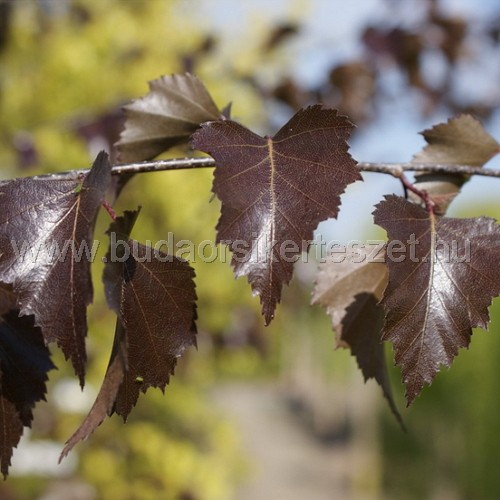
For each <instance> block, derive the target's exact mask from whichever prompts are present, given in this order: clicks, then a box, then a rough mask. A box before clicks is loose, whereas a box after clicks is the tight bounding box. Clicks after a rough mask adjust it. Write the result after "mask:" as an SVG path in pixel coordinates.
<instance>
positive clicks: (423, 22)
mask: <svg viewBox="0 0 500 500" xmlns="http://www.w3.org/2000/svg"><path fill="white" fill-rule="evenodd" d="M490 3H491V11H487V10H486V9H485V7H484V5H483V6H482V7H481V9H483V10H484V12H483V11H481V9H479V10H480V11H481V12H483V14H481V15H479V14H478V15H477V16H467V15H466V14H467V5H468V4H467V2H466V1H465V0H464V1H463V2H457V4H455V3H454V2H452V1H449V2H445V1H442V2H437V1H430V0H429V1H422V2H412V1H409V0H407V1H402V2H395V1H390V0H377V1H375V0H371V1H366V2H363V1H357V2H352V4H351V5H350V6H349V8H347V6H346V5H344V3H341V2H338V1H333V2H329V1H327V0H325V1H319V0H318V1H315V2H307V1H305V0H304V1H299V0H297V1H293V2H278V1H277V2H269V1H268V2H263V1H258V2H248V3H247V4H246V3H244V2H240V3H237V2H230V1H225V0H211V1H209V0H207V1H200V2H197V1H195V0H192V1H189V0H169V1H161V0H142V1H139V0H137V1H133V0H130V1H120V0H81V1H77V0H74V1H71V0H40V1H34V0H33V1H22V0H21V1H16V2H14V1H5V0H4V1H0V137H1V141H0V177H2V178H11V177H15V176H24V175H33V174H36V173H41V172H51V171H61V170H68V169H71V168H81V167H85V166H88V165H90V164H91V162H92V160H93V158H94V156H95V155H96V153H97V152H98V151H99V150H100V149H102V148H105V149H108V150H110V149H111V146H112V144H113V142H114V141H116V139H117V137H118V134H119V131H120V129H121V126H122V123H123V116H122V114H121V112H120V107H121V106H122V105H123V104H125V103H126V102H128V101H130V100H131V99H134V98H137V97H139V96H141V95H144V94H145V93H146V92H147V81H149V80H152V79H155V78H157V77H158V76H160V75H163V74H170V73H175V72H185V71H190V72H194V73H195V74H197V75H198V76H200V77H201V79H202V80H203V81H204V82H205V83H206V85H207V87H208V89H209V90H210V92H211V93H212V95H213V97H214V99H215V101H216V103H217V104H218V105H219V106H220V107H223V106H225V105H226V104H227V103H228V102H229V101H232V102H233V112H232V113H233V117H235V118H236V119H237V120H239V121H241V122H243V123H245V124H246V125H247V126H249V127H251V128H253V129H255V130H256V131H258V132H260V133H272V132H273V130H275V129H276V128H277V127H279V126H280V125H282V124H283V123H284V122H285V121H286V120H287V119H288V118H289V117H290V116H291V114H292V113H293V112H294V110H296V109H298V108H299V107H301V106H303V105H307V104H308V103H312V102H316V101H318V100H319V101H322V102H325V103H326V104H328V105H332V106H336V107H339V108H340V109H341V110H342V111H343V112H345V113H348V114H349V116H350V117H351V118H352V119H353V120H354V121H355V123H356V124H357V126H358V129H357V132H356V133H355V135H354V137H353V140H352V144H353V154H354V156H355V157H356V158H357V159H359V160H369V161H377V160H380V161H383V160H385V161H398V160H401V161H405V160H408V159H409V158H410V157H411V155H412V154H413V153H415V152H417V151H418V149H419V148H421V147H422V141H421V140H420V142H418V141H419V140H418V139H417V135H416V133H417V131H419V130H421V129H422V128H424V127H426V126H428V125H429V124H433V123H437V122H438V121H442V120H443V119H444V118H446V117H448V116H451V115H454V114H457V113H460V112H473V113H474V114H476V115H477V116H479V117H480V118H481V119H482V120H483V121H484V122H485V123H486V124H487V125H488V128H489V129H490V130H491V131H492V133H493V135H495V136H496V138H497V139H498V138H500V114H499V112H498V103H499V101H500V97H499V91H498V81H499V80H498V77H499V75H498V71H497V72H496V73H495V68H493V69H492V68H490V66H495V65H494V64H492V63H491V61H492V59H491V58H492V57H496V59H493V61H495V60H496V61H500V57H499V45H498V40H499V36H498V33H499V21H498V20H499V19H500V9H499V8H498V6H497V7H495V3H494V2H485V4H488V5H489V4H490ZM403 5H404V6H403ZM460 6H462V7H460ZM464 6H465V7H464ZM460 8H462V9H463V10H460ZM495 9H496V10H495ZM481 12H480V13H481ZM476 14H477V13H476ZM495 16H496V17H495ZM485 58H486V59H488V60H489V61H490V64H489V66H488V68H489V69H488V71H490V72H488V71H485V72H484V73H481V80H482V81H481V85H478V84H477V81H474V80H472V79H471V77H470V75H469V73H470V72H472V73H474V72H476V73H477V68H478V67H479V68H482V67H484V61H483V59H485ZM476 59H477V60H476ZM476 63H477V66H476ZM497 66H499V65H497ZM495 67H496V66H495ZM488 79H491V82H490V83H491V84H490V85H488V81H489V80H488ZM468 85H469V86H470V88H472V87H474V92H472V90H471V91H470V92H467V89H469V87H468ZM477 87H479V89H478V88H477ZM462 88H464V89H466V90H465V91H464V90H462ZM495 132H496V134H495ZM384 133H385V134H389V135H388V136H387V135H384ZM391 133H394V134H396V133H397V134H398V135H397V136H392V135H390V134H391ZM186 154H189V152H188V151H187V150H183V149H178V150H174V151H170V152H169V153H168V156H171V157H178V156H185V155H186ZM358 155H364V157H361V156H358ZM365 178H366V179H367V180H369V183H368V182H367V183H365V184H369V186H368V187H367V186H366V185H365V186H364V187H362V188H361V187H359V186H353V188H352V189H350V190H349V192H348V194H347V195H346V200H345V207H346V208H345V211H344V212H343V213H342V215H341V217H340V218H339V219H340V220H339V221H338V222H331V223H327V224H326V225H322V226H321V227H322V231H323V233H324V234H325V235H327V236H328V237H333V238H336V239H340V240H345V239H348V237H351V236H352V235H355V237H356V238H357V239H365V238H368V237H373V236H383V233H382V232H380V231H377V230H376V229H375V228H373V227H372V226H371V223H370V222H369V221H370V219H371V216H370V212H371V209H370V206H371V205H370V203H373V202H376V201H377V200H378V199H379V198H380V196H381V194H383V193H388V192H393V191H394V192H397V193H399V194H400V193H401V190H400V187H399V185H398V183H397V182H395V181H393V180H391V179H387V178H385V177H384V176H382V175H379V176H377V175H371V176H370V175H369V176H366V177H365ZM381 178H383V179H381ZM211 179H212V172H211V171H209V170H198V171H186V172H164V173H154V174H148V175H141V176H136V177H135V178H134V179H133V180H132V181H131V182H130V183H129V184H128V185H127V187H126V189H125V190H124V192H123V194H122V196H121V197H120V199H119V200H118V203H117V206H116V209H117V210H118V211H121V210H124V209H130V208H135V207H136V206H137V205H139V204H140V205H142V206H143V209H142V212H141V215H140V218H139V221H138V223H137V225H136V228H135V229H134V233H133V236H134V237H135V238H136V239H138V240H141V241H144V240H146V239H148V240H152V241H155V240H158V239H164V238H165V237H166V234H167V232H169V231H171V232H173V233H174V234H175V236H176V240H180V239H189V240H191V241H193V242H195V243H199V242H201V241H203V240H213V239H214V238H215V232H214V227H215V224H216V221H217V218H218V210H219V205H218V201H217V200H211ZM489 184H490V185H488V186H487V185H486V183H484V182H483V183H481V181H478V182H476V180H473V181H471V182H470V183H469V185H468V186H467V187H466V188H465V189H464V191H465V192H464V196H463V198H462V200H463V201H460V200H458V201H457V202H456V203H455V204H454V205H453V206H452V209H451V210H452V213H453V215H458V216H476V215H482V214H485V215H489V216H492V217H496V218H497V219H498V218H500V206H499V205H498V195H497V193H498V187H495V186H493V187H492V186H491V185H492V184H494V183H489ZM363 190H364V191H363ZM478 193H481V194H480V195H479V194H478ZM360 198H363V199H364V202H365V204H366V205H362V206H361V204H360V203H359V202H358V201H357V200H358V199H360ZM478 198H479V199H480V200H481V201H480V202H479V201H476V200H477V199H478ZM367 200H368V201H367ZM108 223H109V220H108V216H107V215H106V214H101V216H100V218H99V220H98V225H97V229H96V237H97V238H100V239H101V241H102V245H101V248H100V254H99V257H100V256H101V255H104V252H105V250H106V245H107V241H106V239H105V237H104V231H105V230H106V228H107V225H108ZM309 260H310V262H309V263H302V264H301V265H299V266H298V269H297V271H296V276H295V278H294V280H293V282H292V284H291V285H290V287H288V288H287V289H286V290H285V292H284V297H283V304H282V305H281V306H280V307H279V309H278V312H277V317H276V319H275V321H274V322H273V324H272V325H271V326H270V327H268V328H264V326H263V321H262V319H261V317H260V311H259V309H260V308H259V304H258V300H257V299H254V298H252V297H251V293H250V289H249V286H248V285H247V283H246V282H245V280H238V281H235V280H234V279H233V276H232V271H231V269H230V267H229V265H228V264H227V263H222V262H219V259H218V260H217V261H215V262H213V263H210V264H207V263H203V262H200V261H199V259H197V261H196V262H194V263H193V265H194V267H195V269H196V274H197V292H198V297H199V304H198V305H199V321H198V328H199V335H198V343H199V346H198V350H197V351H195V350H193V351H192V352H189V353H188V354H187V355H186V356H185V357H184V358H183V359H182V360H181V362H180V363H179V366H178V368H177V371H176V375H175V377H174V378H173V380H172V381H171V383H170V385H169V386H168V387H167V390H166V393H165V395H162V394H161V392H160V391H155V390H151V391H150V392H149V393H148V394H147V395H146V396H143V397H141V398H140V400H139V403H138V405H137V407H136V409H135V411H133V412H132V414H131V416H130V418H129V421H128V423H127V424H126V425H123V423H122V421H121V420H120V419H119V418H117V417H116V416H113V417H112V418H110V419H108V420H107V421H106V422H104V423H103V425H102V426H101V427H100V428H99V429H98V430H97V431H96V432H95V433H94V434H93V436H92V437H91V439H90V440H89V441H88V442H85V443H81V444H79V445H78V446H77V447H76V449H75V450H74V451H73V452H72V454H71V455H70V457H69V458H68V459H66V460H65V461H64V462H63V463H62V465H60V466H57V464H56V462H57V457H58V454H59V451H60V449H61V448H62V443H63V442H64V441H65V440H66V439H67V438H68V437H69V436H70V435H71V433H72V432H73V431H74V430H75V428H76V427H77V426H78V424H79V422H80V421H81V420H82V418H83V417H84V415H85V414H86V412H87V411H88V410H89V408H90V406H91V404H92V401H93V398H94V397H95V395H96V393H97V390H98V387H99V384H100V382H101V380H102V377H103V375H104V372H105V369H106V366H107V362H108V357H109V352H110V349H111V345H112V338H113V332H114V321H115V319H114V317H113V315H112V314H111V313H110V312H109V311H108V310H107V308H106V306H105V300H104V296H103V291H102V287H101V286H100V275H101V272H102V266H101V264H100V259H97V261H96V263H95V265H94V268H93V276H94V285H95V299H94V304H93V305H92V306H91V307H90V309H89V316H90V330H89V337H88V343H87V345H88V351H89V369H88V379H87V380H88V381H87V387H86V388H85V392H84V393H83V394H82V393H81V392H80V391H79V388H78V383H77V381H76V380H75V379H74V377H73V375H72V370H71V368H70V367H69V366H68V364H67V363H66V362H65V361H64V360H63V357H62V356H61V354H60V353H59V352H56V349H55V348H53V349H52V351H53V355H54V358H55V361H56V364H57V366H58V368H59V369H58V371H54V372H51V374H50V379H51V380H50V386H49V393H48V402H47V403H42V404H40V405H39V406H38V407H37V409H36V412H35V422H34V427H33V430H32V431H31V432H29V433H26V434H27V435H26V436H25V437H24V438H23V440H22V442H21V444H20V446H19V448H18V449H17V450H15V453H14V459H13V466H12V469H11V476H10V477H9V479H8V480H7V481H6V482H4V483H2V484H1V485H0V498H2V499H3V498H6V499H7V498H12V499H51V500H52V499H65V500H66V499H75V500H76V499H82V500H87V499H89V500H90V499H101V498H102V499H115V498H122V499H157V498H161V499H179V500H191V499H193V500H205V499H206V500H212V499H213V500H224V499H233V498H234V499H241V500H244V499H247V498H270V499H271V498H272V499H280V498H286V499H287V500H290V499H291V500H293V499H295V498H297V499H299V498H308V499H309V498H310V499H330V498H331V499H336V498H346V499H351V498H352V499H358V498H359V499H378V498H381V499H382V498H383V499H385V498H389V499H392V498H394V499H404V498H408V499H410V498H411V499H413V498H415V499H417V498H418V499H421V498H431V499H468V498H474V499H475V498H486V499H487V498H497V497H498V491H500V476H499V474H498V473H497V469H496V465H497V464H498V463H500V432H499V431H498V429H497V415H496V413H497V411H499V410H500V397H499V394H498V389H497V387H498V385H499V383H500V369H499V366H500V335H499V334H500V303H499V302H498V301H495V302H494V304H493V306H492V308H491V316H492V323H491V327H490V332H489V333H484V332H482V331H478V332H477V333H475V334H474V337H473V342H472V346H471V349H470V352H467V353H461V354H460V356H459V357H458V358H457V360H456V361H455V362H454V364H453V367H452V369H451V370H450V371H444V372H442V373H440V374H439V375H438V377H437V378H436V381H435V382H434V383H433V385H432V388H430V389H425V390H424V392H423V395H422V396H421V397H420V398H419V399H418V400H417V401H416V402H415V404H414V405H413V407H412V408H411V409H409V410H404V411H403V418H404V419H405V422H406V425H407V427H408V429H409V430H408V433H406V434H405V433H403V432H402V431H401V430H400V428H399V427H398V425H397V423H396V422H395V421H394V418H393V417H392V415H391V414H390V412H389V410H388V408H387V407H386V405H385V403H384V401H383V398H382V397H381V392H380V390H379V388H378V387H377V386H376V385H375V384H374V383H373V382H369V383H368V384H366V385H364V384H363V381H362V376H361V374H360V373H358V371H357V368H356V364H355V362H354V360H353V359H352V358H351V357H350V355H349V353H347V352H345V351H334V348H333V347H334V334H333V332H331V328H330V322H329V319H328V318H327V316H326V315H325V314H324V312H323V311H322V310H320V309H319V308H316V307H315V308H311V307H309V306H308V303H309V301H310V291H311V288H312V282H313V279H314V273H315V269H316V265H315V263H314V261H313V260H314V259H313V258H311V259H309ZM389 350H390V349H389V346H388V353H387V355H388V362H389V365H392V362H391V360H390V359H391V357H390V355H391V353H390V352H389ZM391 376H392V379H393V383H394V384H393V385H394V390H395V392H396V398H397V403H398V405H399V406H400V407H403V405H404V400H403V397H402V393H403V390H402V387H401V384H400V381H399V372H398V371H397V370H395V369H393V370H392V372H391Z"/></svg>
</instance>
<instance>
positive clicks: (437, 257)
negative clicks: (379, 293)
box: [374, 195, 500, 405]
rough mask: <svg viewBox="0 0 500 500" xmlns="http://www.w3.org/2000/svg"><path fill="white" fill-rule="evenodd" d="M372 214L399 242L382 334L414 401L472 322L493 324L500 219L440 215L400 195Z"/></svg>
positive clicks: (499, 274) (499, 289)
mask: <svg viewBox="0 0 500 500" xmlns="http://www.w3.org/2000/svg"><path fill="white" fill-rule="evenodd" d="M374 216H375V222H376V223H377V224H378V225H379V226H381V227H383V228H384V229H385V230H386V231H387V233H388V237H389V243H388V245H391V244H392V245H394V248H397V249H399V250H398V251H397V252H395V254H394V255H393V257H392V258H391V256H390V255H389V253H388V255H387V259H386V262H387V265H388V268H389V283H388V285H387V289H386V290H385V293H384V297H383V299H382V301H381V305H382V306H383V308H384V309H385V313H386V321H385V325H384V329H383V332H382V338H383V339H384V340H389V341H391V342H393V343H394V350H395V359H396V363H397V364H398V365H400V366H401V369H402V373H403V381H404V383H405V385H406V398H407V401H408V405H409V404H411V403H412V402H413V400H414V399H415V398H416V397H417V396H418V394H419V393H420V391H421V390H422V388H423V387H424V384H430V383H431V382H432V380H433V379H434V377H435V376H436V374H437V372H438V371H439V368H440V365H444V366H446V367H449V366H450V365H451V363H452V362H453V359H454V358H455V356H457V354H458V350H459V348H461V347H468V346H469V343H470V339H471V335H472V328H474V327H481V328H487V325H488V322H489V315H488V307H489V306H490V304H491V300H492V298H493V297H496V296H497V295H499V293H500V266H499V265H498V262H499V261H500V227H499V226H498V225H497V224H496V222H495V220H494V219H490V218H488V217H479V218H474V219H453V218H447V217H437V216H435V215H433V214H429V213H428V212H427V211H426V210H425V209H423V208H421V207H419V206H418V205H416V204H414V203H411V202H409V201H407V200H405V199H404V198H400V197H398V196H394V195H391V196H386V199H385V201H382V202H381V203H379V204H378V205H377V206H376V210H375V212H374ZM412 241H414V242H418V243H411V242H412ZM391 242H394V243H391ZM388 248H389V247H388ZM401 249H402V250H401ZM400 250H401V251H400Z"/></svg>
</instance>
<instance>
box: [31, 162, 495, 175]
mask: <svg viewBox="0 0 500 500" xmlns="http://www.w3.org/2000/svg"><path fill="white" fill-rule="evenodd" d="M213 167H215V161H214V160H213V159H212V158H207V157H203V158H175V159H172V160H154V161H145V162H138V163H124V164H121V165H115V166H113V168H112V170H111V173H112V175H127V174H142V173H145V172H162V171H165V170H187V169H194V168H213ZM358 168H359V169H360V170H361V171H362V172H377V173H381V174H389V175H392V176H394V177H398V178H399V177H401V175H402V174H403V172H410V171H411V172H422V171H425V172H434V173H442V174H462V175H481V176H483V177H500V170H488V169H484V168H480V167H473V166H467V165H445V164H440V165H436V164H431V163H418V164H415V163H370V162H359V163H358ZM87 173H88V169H81V170H70V171H67V172H60V173H53V174H44V175H39V176H37V179H41V180H42V179H50V180H72V179H76V178H78V176H81V175H85V174H87Z"/></svg>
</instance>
